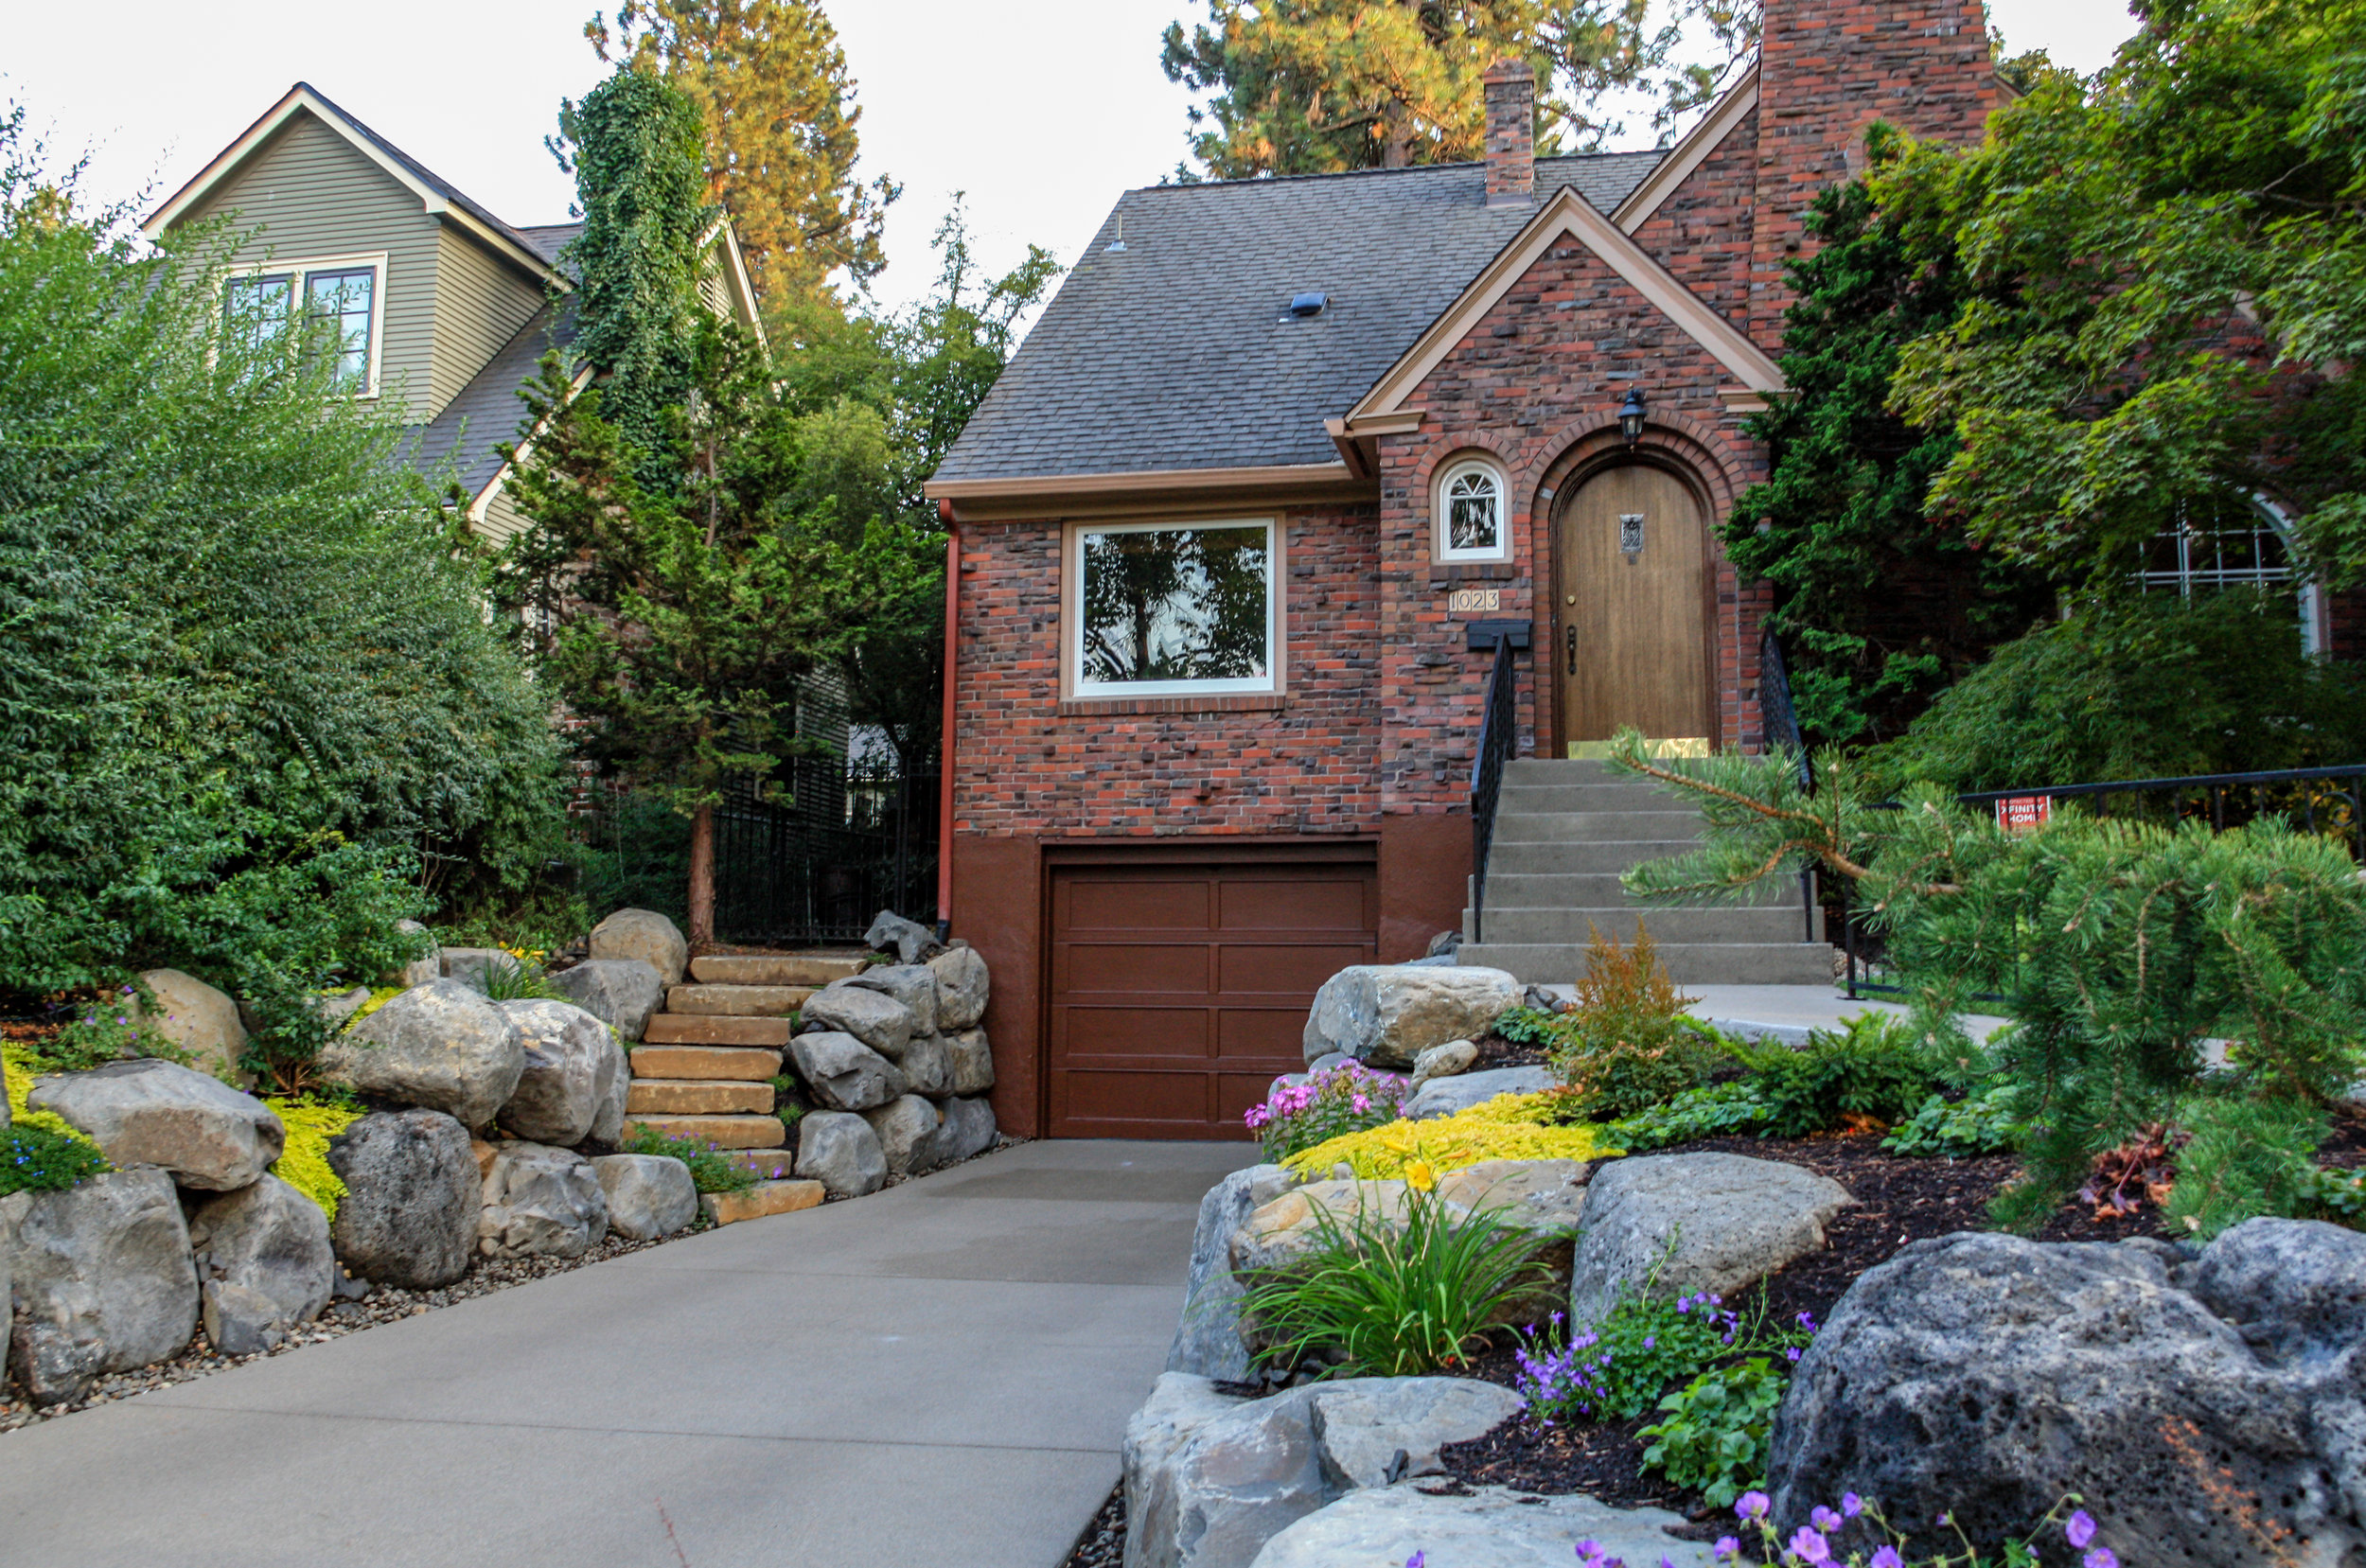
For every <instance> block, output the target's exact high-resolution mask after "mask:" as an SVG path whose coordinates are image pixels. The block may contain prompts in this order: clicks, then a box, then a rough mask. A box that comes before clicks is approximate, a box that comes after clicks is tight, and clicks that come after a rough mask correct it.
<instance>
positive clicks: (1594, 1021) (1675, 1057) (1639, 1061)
mask: <svg viewBox="0 0 2366 1568" xmlns="http://www.w3.org/2000/svg"><path fill="white" fill-rule="evenodd" d="M1588 929H1589V931H1590V932H1591V940H1589V942H1588V943H1587V944H1586V951H1585V974H1584V975H1583V976H1582V977H1581V978H1580V979H1579V981H1578V984H1577V993H1578V995H1577V1006H1576V1007H1575V1008H1573V1009H1572V1010H1571V1011H1569V1012H1567V1013H1557V1014H1555V1015H1554V1017H1553V1019H1552V1021H1551V1024H1550V1025H1549V1029H1550V1031H1551V1034H1552V1036H1553V1039H1552V1043H1551V1045H1550V1046H1549V1047H1548V1049H1549V1051H1550V1054H1551V1058H1552V1064H1553V1071H1554V1072H1555V1073H1556V1074H1557V1075H1558V1076H1559V1077H1560V1079H1561V1081H1562V1082H1563V1084H1567V1085H1568V1086H1569V1089H1570V1091H1571V1100H1572V1104H1573V1107H1574V1109H1575V1110H1576V1112H1577V1114H1579V1115H1580V1116H1583V1117H1585V1118H1587V1119H1591V1120H1603V1121H1607V1120H1614V1119H1617V1118H1619V1117H1624V1116H1633V1114H1635V1113H1636V1112H1638V1111H1641V1110H1643V1109H1645V1108H1647V1107H1649V1106H1651V1105H1656V1104H1658V1103H1660V1102H1661V1101H1665V1100H1668V1099H1670V1098H1672V1097H1674V1096H1675V1095H1678V1094H1681V1093H1683V1092H1684V1091H1685V1090H1686V1089H1689V1088H1692V1087H1693V1086H1695V1085H1696V1084H1704V1083H1706V1082H1707V1081H1708V1079H1709V1077H1710V1076H1711V1075H1712V1074H1713V1073H1714V1072H1715V1071H1716V1070H1717V1068H1718V1066H1720V1065H1722V1060H1723V1057H1722V1052H1721V1051H1720V1050H1719V1036H1718V1034H1717V1032H1716V1031H1714V1030H1711V1029H1709V1028H1708V1027H1707V1026H1705V1025H1704V1024H1702V1023H1700V1022H1699V1020H1697V1019H1694V1018H1690V1017H1687V1016H1686V1013H1685V1009H1686V1007H1688V1006H1690V1005H1691V1002H1692V998H1691V997H1689V996H1686V995H1679V994H1678V992H1677V990H1676V988H1675V986H1674V985H1673V984H1672V983H1670V981H1669V978H1668V971H1667V969H1666V968H1665V967H1664V966H1663V965H1662V964H1661V963H1660V961H1659V952H1658V949H1657V948H1656V947H1655V946H1654V945H1653V943H1652V941H1651V932H1649V931H1647V930H1645V929H1644V927H1643V923H1642V922H1641V921H1639V920H1638V921H1637V922H1635V927H1634V942H1633V944H1632V945H1629V946H1621V945H1620V944H1619V943H1618V939H1617V938H1616V937H1606V936H1604V935H1603V934H1602V933H1601V931H1600V929H1599V928H1598V927H1591V926H1589V927H1588Z"/></svg>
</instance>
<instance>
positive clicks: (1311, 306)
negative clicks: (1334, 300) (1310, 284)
mask: <svg viewBox="0 0 2366 1568" xmlns="http://www.w3.org/2000/svg"><path fill="white" fill-rule="evenodd" d="M1330 303H1331V299H1330V296H1329V295H1327V294H1325V293H1324V292H1323V291H1321V290H1320V289H1311V290H1309V291H1306V292H1305V293H1303V294H1293V295H1292V296H1291V297H1290V314H1292V315H1294V316H1296V317H1298V319H1299V320H1300V321H1304V320H1305V319H1306V318H1307V317H1309V316H1319V315H1321V314H1322V313H1323V307H1324V306H1326V305H1328V304H1330Z"/></svg>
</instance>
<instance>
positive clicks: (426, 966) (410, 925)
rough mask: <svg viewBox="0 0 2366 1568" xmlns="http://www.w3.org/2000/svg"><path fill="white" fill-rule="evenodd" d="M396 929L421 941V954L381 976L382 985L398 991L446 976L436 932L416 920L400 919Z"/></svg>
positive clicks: (396, 923)
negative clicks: (436, 943)
mask: <svg viewBox="0 0 2366 1568" xmlns="http://www.w3.org/2000/svg"><path fill="white" fill-rule="evenodd" d="M395 929H396V930H397V931H399V932H401V933H402V934H403V935H404V936H406V937H410V938H412V939H414V940H415V941H418V942H419V943H420V946H421V950H420V953H419V956H418V957H417V958H415V959H413V960H411V961H410V962H408V963H405V964H404V965H402V966H401V967H400V968H398V969H390V970H388V971H387V972H386V973H385V974H384V975H383V976H381V977H380V982H379V983H380V984H381V985H391V986H393V987H395V989H397V991H408V990H410V989H411V988H412V987H413V986H415V985H425V984H426V983H427V982H428V981H430V980H435V979H441V978H443V976H444V960H443V954H442V953H441V951H440V950H439V949H438V948H437V947H436V945H435V934H434V933H433V932H432V931H430V930H429V929H428V928H427V927H426V926H424V925H420V924H419V923H418V922H417V921H415V920H398V921H397V922H395Z"/></svg>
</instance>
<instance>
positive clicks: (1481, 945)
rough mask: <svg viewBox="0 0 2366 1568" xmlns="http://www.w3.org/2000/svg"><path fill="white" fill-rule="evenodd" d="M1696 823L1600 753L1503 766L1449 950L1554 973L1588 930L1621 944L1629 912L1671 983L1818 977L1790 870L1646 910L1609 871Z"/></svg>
mask: <svg viewBox="0 0 2366 1568" xmlns="http://www.w3.org/2000/svg"><path fill="white" fill-rule="evenodd" d="M1700 833H1701V819H1700V816H1699V814H1697V813H1695V812H1692V811H1688V810H1683V809H1679V808H1677V804H1676V802H1674V801H1673V800H1671V799H1670V798H1669V796H1667V795H1664V794H1662V793H1661V792H1660V791H1659V790H1658V789H1657V788H1656V787H1654V786H1653V785H1651V784H1644V783H1641V782H1638V781H1636V780H1634V779H1632V778H1630V777H1629V776H1627V775H1625V774H1620V773H1616V772H1614V771H1613V770H1612V769H1611V767H1610V766H1609V765H1608V764H1607V763H1600V762H1575V761H1572V762H1560V761H1551V760H1546V759H1542V758H1534V759H1527V760H1523V761H1519V762H1514V763H1511V764H1510V765H1509V766H1507V767H1506V768H1505V769H1504V784H1503V796H1502V800H1501V802H1500V804H1499V805H1498V807H1497V810H1496V817H1495V837H1494V843H1493V846H1492V850H1491V853H1490V855H1489V859H1488V878H1487V905H1486V909H1485V911H1484V915H1483V917H1482V916H1481V915H1480V914H1479V913H1478V912H1477V911H1474V910H1471V909H1468V908H1466V909H1464V910H1463V912H1462V953H1461V959H1462V961H1463V962H1464V963H1467V964H1477V965H1484V966H1486V967H1488V968H1491V969H1504V970H1509V971H1510V973H1512V974H1513V975H1516V976H1518V977H1519V978H1521V979H1523V980H1527V981H1530V982H1531V983H1535V984H1556V983H1564V982H1567V981H1571V980H1574V979H1576V978H1578V977H1579V976H1580V975H1582V974H1583V973H1584V972H1585V948H1586V943H1587V941H1588V939H1589V936H1590V934H1591V932H1590V929H1589V927H1599V929H1600V930H1601V932H1602V934H1603V935H1604V936H1606V937H1616V939H1617V940H1618V941H1620V942H1622V943H1625V942H1632V941H1633V940H1634V933H1635V925H1636V923H1637V921H1638V920H1640V922H1641V924H1642V925H1643V928H1644V929H1645V930H1647V931H1649V932H1651V940H1652V942H1653V943H1654V944H1656V945H1657V947H1658V949H1659V957H1660V960H1661V961H1662V962H1663V963H1665V964H1666V965H1667V966H1668V974H1669V978H1670V979H1672V980H1674V981H1675V982H1676V983H1677V984H1678V985H1829V984H1830V983H1831V979H1832V949H1831V947H1830V945H1829V944H1828V943H1827V942H1825V941H1824V940H1823V930H1822V925H1823V921H1822V918H1821V915H1820V914H1819V916H1818V918H1817V921H1816V926H1817V929H1816V935H1815V940H1814V941H1812V942H1810V941H1809V940H1807V925H1806V918H1805V916H1804V915H1803V914H1802V912H1801V910H1800V907H1799V891H1798V884H1797V882H1796V881H1794V880H1790V879H1786V880H1785V881H1783V882H1782V883H1781V884H1780V885H1779V886H1777V887H1774V888H1772V889H1770V890H1768V891H1767V893H1766V894H1765V896H1764V898H1763V899H1762V900H1761V901H1760V902H1758V903H1756V904H1754V905H1750V906H1746V907H1734V906H1715V907H1686V908H1653V907H1647V906H1644V905H1642V904H1639V903H1636V902H1634V901H1633V900H1631V899H1629V898H1628V897H1627V896H1626V893H1625V890H1623V889H1621V888H1620V887H1619V885H1618V874H1619V873H1620V872H1624V871H1626V870H1627V869H1628V868H1629V867H1631V866H1634V865H1638V864H1640V863H1641V862H1643V861H1646V860H1656V859H1659V858H1661V857H1662V856H1665V855H1670V854H1684V853H1685V852H1686V851H1687V850H1690V849H1692V848H1693V847H1695V845H1696V844H1697V843H1698V841H1699V837H1700ZM1481 936H1483V937H1484V938H1485V939H1486V940H1485V941H1483V942H1482V941H1478V940H1475V939H1476V938H1478V937H1481Z"/></svg>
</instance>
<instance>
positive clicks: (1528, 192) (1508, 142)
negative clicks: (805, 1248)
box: [1480, 60, 1536, 207]
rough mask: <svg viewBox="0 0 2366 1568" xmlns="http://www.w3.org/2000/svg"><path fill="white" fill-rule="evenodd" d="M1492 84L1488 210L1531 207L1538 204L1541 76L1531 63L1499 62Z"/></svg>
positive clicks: (1485, 79) (1492, 69)
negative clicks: (1538, 89)
mask: <svg viewBox="0 0 2366 1568" xmlns="http://www.w3.org/2000/svg"><path fill="white" fill-rule="evenodd" d="M1480 80H1481V81H1483V82H1485V83H1486V84H1487V204H1488V205H1489V206H1491V207H1501V206H1510V205H1515V204H1516V205H1519V206H1527V204H1528V203H1531V202H1534V201H1535V200H1536V72H1535V71H1534V69H1532V68H1531V67H1530V66H1529V64H1528V62H1527V61H1525V60H1499V61H1497V62H1495V63H1494V64H1492V65H1490V66H1489V67H1488V68H1487V74H1486V75H1485V76H1484V77H1481V78H1480Z"/></svg>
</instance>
